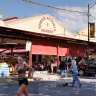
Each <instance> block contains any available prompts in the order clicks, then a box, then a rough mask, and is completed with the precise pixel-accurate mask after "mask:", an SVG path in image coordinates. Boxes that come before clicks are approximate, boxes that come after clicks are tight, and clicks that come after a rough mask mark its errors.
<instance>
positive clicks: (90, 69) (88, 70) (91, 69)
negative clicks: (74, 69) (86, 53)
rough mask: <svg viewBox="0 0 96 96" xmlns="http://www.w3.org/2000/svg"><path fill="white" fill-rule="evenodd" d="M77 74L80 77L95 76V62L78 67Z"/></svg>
mask: <svg viewBox="0 0 96 96" xmlns="http://www.w3.org/2000/svg"><path fill="white" fill-rule="evenodd" d="M78 73H79V75H80V76H83V75H85V74H96V60H93V61H91V62H90V63H89V64H82V65H79V66H78Z"/></svg>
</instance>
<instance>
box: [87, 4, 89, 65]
mask: <svg viewBox="0 0 96 96" xmlns="http://www.w3.org/2000/svg"><path fill="white" fill-rule="evenodd" d="M87 59H88V61H87V62H88V64H89V4H88V53H87Z"/></svg>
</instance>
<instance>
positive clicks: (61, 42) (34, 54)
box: [0, 15, 94, 69]
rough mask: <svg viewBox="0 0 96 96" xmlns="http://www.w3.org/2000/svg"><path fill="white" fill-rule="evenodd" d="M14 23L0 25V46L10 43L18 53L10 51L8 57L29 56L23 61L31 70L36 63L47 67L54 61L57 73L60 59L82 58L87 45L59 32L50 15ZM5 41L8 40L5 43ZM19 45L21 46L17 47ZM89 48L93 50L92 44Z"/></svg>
mask: <svg viewBox="0 0 96 96" xmlns="http://www.w3.org/2000/svg"><path fill="white" fill-rule="evenodd" d="M15 19H16V20H13V21H12V20H8V21H7V22H6V20H5V21H2V22H3V23H4V24H5V25H2V26H0V38H1V41H0V42H1V44H4V43H5V45H6V44H7V43H11V45H12V43H14V45H16V46H17V47H18V48H17V47H16V46H15V48H17V49H18V50H17V49H15V50H13V51H12V50H11V53H12V52H13V53H16V52H17V53H20V52H21V53H24V52H26V55H28V54H29V55H28V56H27V57H28V59H29V61H28V63H29V64H30V65H31V66H32V63H33V65H34V64H36V63H37V62H38V61H39V62H38V63H42V62H43V61H44V62H46V61H47V63H50V61H51V60H52V59H54V60H55V61H56V62H57V69H59V64H60V60H62V59H63V57H65V58H66V57H82V58H83V57H85V56H86V51H85V50H86V48H87V41H84V40H79V39H75V36H74V35H73V34H72V33H70V32H69V31H68V30H66V29H65V28H63V27H62V25H60V24H59V23H57V21H56V20H54V18H52V17H51V16H50V15H42V16H37V17H29V18H24V19H18V18H15ZM2 38H3V39H2ZM4 38H5V41H4ZM6 38H9V39H11V40H9V42H7V40H6ZM2 40H3V41H2ZM12 40H13V42H12ZM27 41H30V42H31V46H30V50H27V49H26V48H25V47H26V42H27ZM19 44H21V45H22V44H23V45H22V46H18V45H19ZM90 44H91V46H92V47H94V44H93V43H92V42H91V43H90ZM7 47H8V46H7ZM21 47H22V48H23V49H21ZM2 48H3V47H2ZM10 48H11V46H10ZM11 49H12V48H11ZM0 50H1V49H0ZM7 52H9V51H7ZM3 53H4V52H3ZM11 55H12V54H11ZM34 58H35V59H34ZM34 62H36V63H34ZM41 65H42V64H41ZM41 67H42V66H41Z"/></svg>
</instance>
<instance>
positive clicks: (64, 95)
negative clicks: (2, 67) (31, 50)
mask: <svg viewBox="0 0 96 96" xmlns="http://www.w3.org/2000/svg"><path fill="white" fill-rule="evenodd" d="M9 78H10V79H11V81H10V82H7V81H6V80H7V79H8V78H6V77H2V78H0V96H17V90H18V88H19V85H18V79H17V78H15V77H12V76H11V77H9ZM59 78H60V77H59V76H58V75H56V74H39V73H37V74H34V81H29V85H28V87H27V90H28V93H29V96H96V77H92V76H83V77H79V79H80V81H81V82H82V87H81V88H79V87H78V86H77V85H75V87H70V82H71V81H72V77H71V76H69V77H64V78H62V79H64V80H65V81H66V82H67V83H68V84H69V85H68V86H66V87H57V86H56V81H57V80H58V79H59ZM22 96H24V95H22Z"/></svg>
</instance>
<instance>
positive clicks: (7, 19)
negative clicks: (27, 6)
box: [3, 17, 18, 21]
mask: <svg viewBox="0 0 96 96" xmlns="http://www.w3.org/2000/svg"><path fill="white" fill-rule="evenodd" d="M13 19H18V17H12V18H6V19H4V20H3V21H9V20H13Z"/></svg>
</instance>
